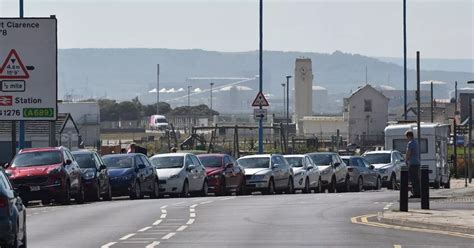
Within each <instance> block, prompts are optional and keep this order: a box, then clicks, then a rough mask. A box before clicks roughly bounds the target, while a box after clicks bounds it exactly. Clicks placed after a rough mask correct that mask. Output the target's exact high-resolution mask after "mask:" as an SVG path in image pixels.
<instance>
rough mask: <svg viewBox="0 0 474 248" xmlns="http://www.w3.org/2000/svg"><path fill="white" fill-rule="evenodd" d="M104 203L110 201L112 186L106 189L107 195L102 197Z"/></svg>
mask: <svg viewBox="0 0 474 248" xmlns="http://www.w3.org/2000/svg"><path fill="white" fill-rule="evenodd" d="M102 199H104V201H111V200H112V186H110V184H109V187H107V193H106V194H105V195H104V196H103V197H102Z"/></svg>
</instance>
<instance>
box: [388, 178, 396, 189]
mask: <svg viewBox="0 0 474 248" xmlns="http://www.w3.org/2000/svg"><path fill="white" fill-rule="evenodd" d="M387 188H388V189H391V190H396V189H397V178H396V177H395V175H393V174H392V176H391V177H390V181H389V183H388V187H387Z"/></svg>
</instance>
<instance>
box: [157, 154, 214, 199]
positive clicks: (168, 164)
mask: <svg viewBox="0 0 474 248" xmlns="http://www.w3.org/2000/svg"><path fill="white" fill-rule="evenodd" d="M150 161H151V163H152V164H153V166H154V167H155V169H156V172H157V174H158V177H159V179H160V180H159V183H160V194H162V195H165V194H170V195H180V196H183V197H187V196H188V195H189V194H193V195H194V194H199V195H202V196H206V195H207V193H208V184H207V177H206V169H205V168H204V166H203V165H202V163H201V161H200V160H199V158H197V157H196V156H195V155H194V154H190V153H167V154H159V155H155V156H153V157H151V158H150Z"/></svg>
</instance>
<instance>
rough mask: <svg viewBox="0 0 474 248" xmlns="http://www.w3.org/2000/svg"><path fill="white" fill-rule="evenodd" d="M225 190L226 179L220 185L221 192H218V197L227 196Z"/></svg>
mask: <svg viewBox="0 0 474 248" xmlns="http://www.w3.org/2000/svg"><path fill="white" fill-rule="evenodd" d="M225 190H226V185H225V179H224V178H222V179H221V181H220V184H219V191H218V192H217V195H218V196H222V195H225V194H226V192H225Z"/></svg>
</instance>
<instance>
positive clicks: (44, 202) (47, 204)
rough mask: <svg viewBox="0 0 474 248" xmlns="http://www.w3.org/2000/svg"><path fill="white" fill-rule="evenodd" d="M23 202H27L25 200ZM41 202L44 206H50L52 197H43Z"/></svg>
mask: <svg viewBox="0 0 474 248" xmlns="http://www.w3.org/2000/svg"><path fill="white" fill-rule="evenodd" d="M23 204H25V202H23ZM41 204H43V206H49V205H50V204H51V199H50V198H46V199H42V200H41Z"/></svg>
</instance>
